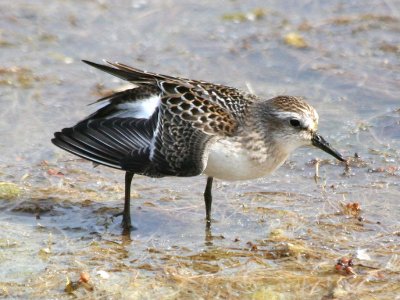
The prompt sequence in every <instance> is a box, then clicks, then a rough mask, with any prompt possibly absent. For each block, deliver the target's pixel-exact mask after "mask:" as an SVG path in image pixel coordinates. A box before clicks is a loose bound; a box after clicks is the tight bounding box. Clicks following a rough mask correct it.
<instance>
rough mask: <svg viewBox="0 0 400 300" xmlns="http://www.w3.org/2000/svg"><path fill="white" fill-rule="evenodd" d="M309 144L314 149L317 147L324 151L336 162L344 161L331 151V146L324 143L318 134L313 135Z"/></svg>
mask: <svg viewBox="0 0 400 300" xmlns="http://www.w3.org/2000/svg"><path fill="white" fill-rule="evenodd" d="M311 142H312V144H313V145H314V146H315V147H318V148H319V149H321V150H323V151H325V152H326V153H329V154H330V155H332V156H334V157H335V158H337V159H338V160H340V161H345V159H344V158H343V156H342V154H340V153H339V152H337V151H336V150H335V149H333V147H332V146H331V144H329V143H328V142H327V141H325V139H324V138H323V137H322V136H320V135H319V134H318V133H316V132H315V133H314V134H313V137H312V139H311Z"/></svg>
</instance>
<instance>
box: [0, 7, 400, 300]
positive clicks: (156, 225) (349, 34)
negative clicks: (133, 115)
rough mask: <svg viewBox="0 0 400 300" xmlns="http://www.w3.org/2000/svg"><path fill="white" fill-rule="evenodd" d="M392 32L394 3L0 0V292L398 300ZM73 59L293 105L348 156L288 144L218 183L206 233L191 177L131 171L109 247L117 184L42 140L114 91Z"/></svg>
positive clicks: (200, 181)
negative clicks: (347, 264) (266, 162)
mask: <svg viewBox="0 0 400 300" xmlns="http://www.w3.org/2000/svg"><path fill="white" fill-rule="evenodd" d="M348 2H350V1H348ZM289 33H296V34H298V35H299V36H298V37H299V38H300V39H301V38H303V40H304V41H303V46H305V47H303V48H298V47H296V45H299V44H296V43H295V42H293V41H291V40H288V39H287V35H288V34H289ZM399 33H400V3H399V1H394V0H389V1H388V0H386V1H379V0H375V1H369V2H368V5H365V1H351V3H347V2H346V1H344V2H343V1H302V3H300V1H268V3H267V4H266V3H265V1H246V2H245V3H242V2H240V1H224V2H223V1H202V2H196V1H160V0H154V1H146V0H143V1H118V2H113V3H112V4H111V3H109V2H107V1H100V0H97V1H89V0H88V1H43V0H38V1H29V2H28V1H19V0H16V1H12V2H6V1H3V2H0V53H1V54H0V57H1V62H0V103H1V107H2V109H1V111H0V137H1V139H0V151H1V153H2V154H1V156H0V270H1V271H0V295H1V296H4V297H11V298H16V297H21V298H26V297H28V296H29V297H31V298H69V297H70V295H69V293H72V294H74V295H75V296H77V297H78V298H90V297H91V298H107V299H108V298H121V297H122V298H133V299H143V298H149V299H153V298H155V297H158V298H166V299H176V298H189V299H199V298H204V299H213V298H221V299H228V298H229V299H236V298H240V299H243V298H249V299H377V298H378V299H395V298H396V297H399V296H398V295H399V294H400V283H399V282H400V256H399V255H400V248H399V242H400V222H399V219H400V209H399V198H400V197H399V196H400V187H399V176H400V169H399V168H400V166H399V161H400V150H399V149H400V89H399V82H400V63H399V57H400V34H399ZM285 37H286V42H285ZM81 59H88V60H93V61H97V62H99V61H101V59H108V60H112V61H120V62H124V63H126V64H129V65H133V66H136V67H139V68H143V69H147V70H151V71H155V72H160V73H165V74H174V75H180V76H184V77H189V78H195V79H205V80H208V81H212V82H219V83H224V84H228V85H231V86H235V87H239V88H242V89H249V88H250V89H251V90H253V91H254V92H255V93H257V94H259V95H261V96H263V97H272V96H274V95H278V94H293V95H302V96H305V97H306V98H307V99H308V101H309V102H310V103H312V104H313V106H314V107H315V108H316V109H317V110H318V112H319V114H320V132H321V133H322V134H323V135H324V136H325V137H326V138H327V139H328V140H329V141H330V142H331V143H332V144H334V145H335V147H336V148H337V149H338V150H340V151H341V152H342V153H343V154H344V155H345V156H347V157H355V156H357V157H358V158H353V159H352V160H351V163H350V169H346V168H345V166H344V165H343V164H339V163H337V162H336V161H334V160H333V159H331V158H330V157H328V156H327V155H326V154H324V153H322V152H320V151H318V150H315V149H311V148H309V149H301V150H299V151H296V153H294V154H293V155H292V156H291V158H290V160H289V161H288V162H287V163H286V164H285V165H284V166H283V167H282V168H281V169H279V170H278V171H277V172H276V173H275V174H273V175H271V176H269V177H268V178H265V179H260V180H255V181H250V182H240V183H227V182H221V181H216V184H215V186H214V199H215V200H214V203H213V217H214V219H215V221H214V223H213V226H212V229H211V232H206V230H205V228H204V203H203V200H202V193H203V189H204V187H205V178H204V177H195V178H184V179H176V178H163V179H157V180H154V179H150V178H146V177H140V176H137V177H135V178H134V180H133V184H132V188H133V191H132V197H133V201H132V202H133V204H132V217H133V222H134V225H135V226H136V227H137V229H136V230H135V231H133V232H132V234H131V236H130V238H128V237H125V236H122V235H121V230H120V227H119V222H120V219H118V218H116V219H115V220H113V218H112V217H111V216H112V215H113V214H114V213H117V212H118V211H120V210H121V209H122V206H123V177H124V175H123V173H122V172H118V171H114V170H111V169H107V168H105V167H97V168H92V165H91V164H90V163H88V162H85V161H83V160H80V159H77V158H76V157H73V156H71V155H69V154H67V153H65V152H63V151H61V150H59V149H57V148H56V147H54V146H53V145H52V144H51V143H50V139H51V137H52V134H53V132H54V131H57V130H60V129H61V128H63V127H68V126H71V125H73V124H74V123H75V122H77V121H78V120H80V119H81V118H83V117H84V116H86V115H87V114H88V113H90V112H91V107H90V106H86V104H89V103H91V102H93V101H94V100H96V99H97V98H98V97H100V94H101V92H102V91H103V90H105V89H112V88H116V87H118V86H120V85H121V82H120V81H117V80H115V79H114V78H111V77H110V76H109V75H106V74H102V73H101V72H98V71H96V70H93V69H92V68H90V67H89V66H87V65H85V64H83V63H81V62H80V60H81ZM355 153H357V155H355ZM317 158H318V160H319V162H318V165H319V178H317V180H316V178H315V173H316V163H315V161H316V159H317ZM352 203H358V205H359V208H360V209H361V210H358V209H353V210H352V209H351V208H352V207H353V208H354V207H358V206H352ZM346 205H347V206H346ZM342 257H348V258H354V266H353V267H352V268H353V271H354V273H355V275H352V274H346V272H343V271H342V272H339V271H337V270H335V264H336V262H337V260H338V259H340V258H342ZM82 272H85V273H86V274H87V276H89V281H88V284H86V285H85V284H80V285H79V286H78V285H77V284H76V282H77V281H78V280H79V278H80V276H81V275H80V274H81V273H82ZM84 276H86V275H84ZM67 278H69V280H70V281H72V283H69V284H67V283H66V282H67Z"/></svg>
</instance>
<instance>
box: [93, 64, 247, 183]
mask: <svg viewBox="0 0 400 300" xmlns="http://www.w3.org/2000/svg"><path fill="white" fill-rule="evenodd" d="M87 63H88V64H90V65H91V66H94V67H96V68H98V69H101V70H103V71H105V72H108V73H110V74H112V75H115V76H117V77H119V78H122V79H125V80H128V81H130V82H132V83H134V84H135V85H137V86H138V87H137V88H135V89H132V90H128V91H124V92H120V93H117V94H115V95H113V96H110V97H108V98H107V99H106V100H107V101H108V102H107V101H106V105H105V106H103V107H102V108H101V109H100V110H99V111H97V112H96V113H94V114H92V115H91V119H93V118H97V117H98V118H107V117H108V115H111V116H124V115H127V116H130V117H132V116H133V115H134V114H133V113H131V114H129V111H128V112H124V114H120V112H119V109H122V107H124V109H125V110H126V109H127V107H128V109H130V107H132V108H134V107H135V102H139V101H141V102H143V101H146V100H145V98H146V97H153V96H154V95H157V97H159V104H158V106H157V107H156V108H155V111H154V114H153V115H152V116H151V119H153V120H154V121H153V122H149V124H151V126H152V128H151V139H150V141H149V144H148V148H147V150H146V151H142V152H141V153H142V154H143V153H147V155H148V157H147V159H145V160H144V159H143V157H140V158H139V157H135V155H134V153H135V152H132V154H133V155H132V156H128V157H127V156H125V157H123V158H121V160H120V164H121V168H122V169H124V170H131V171H134V172H135V170H140V173H141V174H144V175H148V176H154V177H160V176H169V175H173V176H195V175H198V174H201V173H202V172H203V170H204V169H205V167H206V161H207V152H208V147H209V145H210V144H211V143H212V142H214V141H215V140H217V139H219V138H222V137H226V136H232V135H234V134H235V132H236V131H237V128H238V127H239V126H240V123H241V122H242V121H243V119H244V118H245V115H246V113H247V108H248V106H249V104H250V103H251V102H252V101H253V100H255V98H254V97H253V96H251V95H248V94H245V93H242V92H240V91H239V90H237V89H234V88H230V87H226V86H223V85H215V84H211V83H207V82H203V81H195V80H188V79H184V78H176V77H171V76H167V75H161V74H155V73H150V72H145V71H141V70H138V69H135V68H131V67H129V66H126V65H123V64H119V63H112V64H111V65H112V67H110V66H106V65H99V64H95V63H91V62H87ZM103 102H104V101H103ZM130 103H132V105H127V104H130ZM155 114H157V115H155ZM156 119H157V120H156ZM105 124H108V123H105ZM117 138H118V137H117ZM121 142H123V141H121ZM139 148H140V147H139ZM140 149H141V148H140ZM89 159H90V158H89ZM141 161H143V164H146V166H143V165H141ZM97 162H98V161H97ZM100 163H101V162H100ZM136 172H137V171H136Z"/></svg>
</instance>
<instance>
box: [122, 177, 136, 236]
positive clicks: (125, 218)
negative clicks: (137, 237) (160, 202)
mask: <svg viewBox="0 0 400 300" xmlns="http://www.w3.org/2000/svg"><path fill="white" fill-rule="evenodd" d="M133 175H135V174H134V173H132V172H129V171H127V172H126V173H125V202H124V211H123V212H122V224H121V225H122V227H123V229H124V231H130V230H131V228H132V223H131V182H132V178H133Z"/></svg>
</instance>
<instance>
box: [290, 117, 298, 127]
mask: <svg viewBox="0 0 400 300" xmlns="http://www.w3.org/2000/svg"><path fill="white" fill-rule="evenodd" d="M289 122H290V125H292V126H293V127H296V128H298V127H300V121H299V120H297V119H290V121H289Z"/></svg>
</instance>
